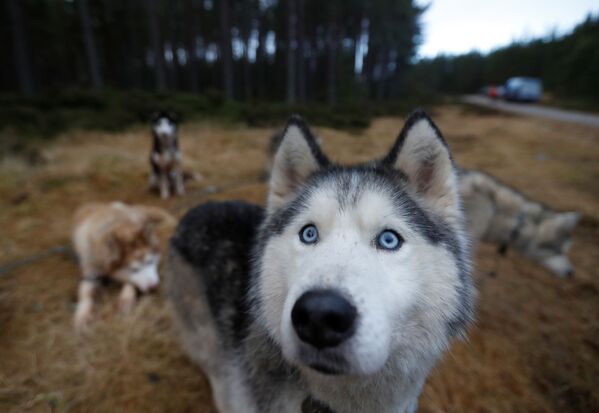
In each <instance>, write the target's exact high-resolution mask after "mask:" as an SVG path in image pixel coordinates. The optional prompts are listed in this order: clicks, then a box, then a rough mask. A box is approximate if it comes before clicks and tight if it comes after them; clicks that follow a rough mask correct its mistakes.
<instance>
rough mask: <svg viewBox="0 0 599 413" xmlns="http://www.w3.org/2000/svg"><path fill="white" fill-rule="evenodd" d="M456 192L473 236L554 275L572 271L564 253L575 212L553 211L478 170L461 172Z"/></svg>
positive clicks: (567, 275)
mask: <svg viewBox="0 0 599 413" xmlns="http://www.w3.org/2000/svg"><path fill="white" fill-rule="evenodd" d="M460 193H461V195H462V198H463V200H464V208H465V210H466V218H467V223H468V229H469V231H470V233H471V235H472V237H473V239H475V240H480V241H486V242H493V243H496V244H499V245H500V251H505V250H506V249H507V248H513V249H515V250H517V251H519V252H521V253H523V254H524V255H526V256H528V257H530V258H532V259H533V260H535V261H537V262H538V263H540V264H541V265H543V266H544V267H545V268H547V269H548V270H549V271H551V272H552V273H554V274H555V275H557V276H560V277H569V276H571V275H572V274H573V273H574V270H573V268H572V265H571V264H570V261H569V260H568V256H567V254H568V251H569V249H570V245H571V236H572V231H573V230H574V227H575V226H576V224H577V222H578V220H579V219H580V214H579V213H578V212H554V211H552V210H550V209H549V208H547V207H546V206H544V205H542V204H540V203H538V202H534V201H531V200H529V199H527V198H526V197H525V196H524V195H522V194H520V193H519V192H517V191H515V190H514V189H512V188H510V187H508V186H507V185H504V184H502V183H500V182H499V181H497V180H496V179H494V178H492V177H491V176H489V175H487V174H484V173H482V172H479V171H471V170H462V171H461V173H460Z"/></svg>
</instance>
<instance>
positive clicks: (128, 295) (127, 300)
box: [119, 283, 137, 314]
mask: <svg viewBox="0 0 599 413" xmlns="http://www.w3.org/2000/svg"><path fill="white" fill-rule="evenodd" d="M136 300H137V290H136V289H135V286H134V285H133V284H129V283H126V284H125V285H123V288H122V289H121V292H120V294H119V309H120V310H121V313H123V314H129V313H130V312H131V310H132V309H133V306H134V305H135V301H136Z"/></svg>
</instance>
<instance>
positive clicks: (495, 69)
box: [409, 15, 599, 104]
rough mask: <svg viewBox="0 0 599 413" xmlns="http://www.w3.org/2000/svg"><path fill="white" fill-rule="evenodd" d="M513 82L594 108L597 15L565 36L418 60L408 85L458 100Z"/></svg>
mask: <svg viewBox="0 0 599 413" xmlns="http://www.w3.org/2000/svg"><path fill="white" fill-rule="evenodd" d="M512 76H532V77H538V78H540V79H541V80H542V81H543V84H544V87H545V90H547V91H549V92H551V93H553V94H554V95H556V96H557V97H560V98H566V99H577V100H584V101H587V102H589V103H594V104H599V15H597V16H593V15H589V16H587V18H586V19H585V20H584V21H583V22H581V23H580V24H578V25H577V26H576V27H575V28H574V29H573V30H572V32H571V33H569V34H566V35H562V36H557V35H555V34H552V35H550V36H547V37H543V38H539V39H534V40H531V41H527V42H514V43H512V44H510V45H508V46H506V47H502V48H499V49H497V50H495V51H492V52H491V53H488V54H481V53H475V52H473V53H467V54H463V55H458V56H438V57H436V58H432V59H424V60H421V61H420V62H418V64H416V65H415V66H414V67H413V68H412V70H411V72H410V81H409V84H410V87H411V88H412V90H413V91H418V92H419V93H424V91H425V90H426V91H428V93H446V94H447V93H448V94H461V93H472V92H476V91H477V90H478V89H479V88H481V87H482V86H485V85H500V84H504V83H505V81H506V80H507V79H508V78H510V77H512Z"/></svg>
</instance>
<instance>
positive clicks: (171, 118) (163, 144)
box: [149, 112, 185, 199]
mask: <svg viewBox="0 0 599 413" xmlns="http://www.w3.org/2000/svg"><path fill="white" fill-rule="evenodd" d="M150 166H151V171H150V180H149V186H150V188H151V189H155V188H157V189H158V190H159V191H160V196H161V197H162V198H163V199H166V198H169V197H170V195H171V189H172V188H174V191H175V193H176V194H177V195H180V196H181V195H185V185H184V182H183V180H184V178H183V165H182V157H181V151H180V150H179V138H178V137H177V117H176V115H175V114H173V113H169V112H157V113H155V114H154V116H153V117H152V152H151V154H150Z"/></svg>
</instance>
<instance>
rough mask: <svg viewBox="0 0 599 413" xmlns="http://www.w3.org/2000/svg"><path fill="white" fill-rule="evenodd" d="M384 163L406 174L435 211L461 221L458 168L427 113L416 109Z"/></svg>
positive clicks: (414, 188) (418, 192)
mask: <svg viewBox="0 0 599 413" xmlns="http://www.w3.org/2000/svg"><path fill="white" fill-rule="evenodd" d="M382 164H383V166H386V167H391V168H395V169H397V170H399V171H401V172H402V173H403V174H405V176H406V177H407V179H408V183H409V185H410V187H411V188H412V189H413V190H414V191H415V192H416V193H417V194H418V195H419V196H421V197H422V199H423V200H424V201H425V202H426V204H427V205H428V206H429V207H430V208H431V209H432V210H433V211H434V212H436V213H438V214H439V215H441V216H443V217H445V218H446V219H449V220H451V221H453V222H457V221H459V218H460V214H461V213H460V200H459V192H458V181H457V173H456V169H455V167H454V164H453V160H452V159H451V154H450V152H449V148H448V146H447V143H446V142H445V139H443V136H442V135H441V132H440V131H439V129H438V128H437V126H436V125H435V124H434V123H433V121H432V120H431V119H430V118H429V117H428V116H427V115H426V113H424V112H423V111H421V110H417V111H415V112H413V113H412V114H411V115H410V116H409V117H408V120H407V121H406V124H405V125H404V127H403V129H402V131H401V133H400V134H399V137H398V138H397V141H396V142H395V144H394V145H393V147H392V148H391V151H390V152H389V154H388V155H387V156H386V157H385V158H384V159H383V160H382Z"/></svg>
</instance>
